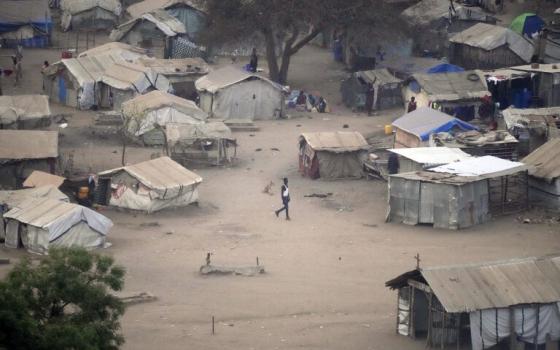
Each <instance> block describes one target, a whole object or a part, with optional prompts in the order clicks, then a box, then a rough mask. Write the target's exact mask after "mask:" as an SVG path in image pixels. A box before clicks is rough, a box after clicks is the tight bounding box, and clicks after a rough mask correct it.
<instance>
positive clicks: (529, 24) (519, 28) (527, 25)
mask: <svg viewBox="0 0 560 350" xmlns="http://www.w3.org/2000/svg"><path fill="white" fill-rule="evenodd" d="M544 25H545V23H544V21H543V20H542V18H540V17H539V16H537V15H536V14H534V13H530V12H526V13H523V14H521V15H519V16H517V17H515V18H514V19H513V21H512V22H511V25H510V26H509V27H510V28H511V30H513V31H514V32H516V33H518V34H521V35H527V36H528V37H530V38H531V37H532V36H533V35H535V34H538V33H539V32H540V31H541V30H542V29H543V27H544Z"/></svg>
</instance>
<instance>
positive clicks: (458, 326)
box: [457, 314, 513, 350]
mask: <svg viewBox="0 0 560 350" xmlns="http://www.w3.org/2000/svg"><path fill="white" fill-rule="evenodd" d="M457 317H458V318H459V320H458V321H457V350H459V349H460V348H461V321H462V320H461V318H462V317H461V314H457ZM512 350H513V349H512Z"/></svg>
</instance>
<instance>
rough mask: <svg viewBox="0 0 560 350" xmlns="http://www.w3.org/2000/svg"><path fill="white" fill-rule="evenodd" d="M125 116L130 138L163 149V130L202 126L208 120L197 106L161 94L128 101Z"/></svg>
mask: <svg viewBox="0 0 560 350" xmlns="http://www.w3.org/2000/svg"><path fill="white" fill-rule="evenodd" d="M122 113H123V118H124V121H125V125H126V131H127V133H128V135H129V137H132V138H140V139H141V140H142V142H143V143H144V144H147V145H163V144H164V143H165V137H164V135H163V133H164V131H163V130H162V129H161V128H165V127H166V125H167V124H169V123H176V124H200V123H204V122H205V120H206V118H207V116H208V115H207V114H206V112H204V111H202V110H201V109H200V108H198V106H197V105H196V104H195V103H194V102H192V101H189V100H185V99H184V98H181V97H177V96H174V95H171V94H168V93H166V92H163V91H158V90H155V91H152V92H149V93H147V94H145V95H140V96H137V97H135V98H133V99H132V100H128V101H126V102H125V103H123V105H122Z"/></svg>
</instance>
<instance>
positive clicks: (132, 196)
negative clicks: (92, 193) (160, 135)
mask: <svg viewBox="0 0 560 350" xmlns="http://www.w3.org/2000/svg"><path fill="white" fill-rule="evenodd" d="M99 179H100V180H99V184H98V189H97V191H98V192H100V193H103V196H104V197H107V201H106V202H105V203H100V204H104V205H107V204H108V205H112V206H115V207H120V208H126V209H132V210H140V211H145V212H148V213H152V212H155V211H158V210H162V209H165V208H175V207H181V206H187V205H189V204H191V203H196V202H197V201H198V186H199V185H200V183H202V178H201V177H200V176H199V175H197V174H195V173H193V172H191V171H189V170H187V169H185V168H184V167H182V166H181V165H180V164H178V163H177V162H175V161H173V160H172V159H171V158H169V157H161V158H157V159H153V160H149V161H145V162H142V163H138V164H134V165H128V166H125V167H122V168H117V169H113V170H108V171H105V172H102V173H100V174H99Z"/></svg>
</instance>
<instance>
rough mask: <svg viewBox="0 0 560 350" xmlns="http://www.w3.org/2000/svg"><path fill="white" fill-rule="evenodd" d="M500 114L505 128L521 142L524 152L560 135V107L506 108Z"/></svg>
mask: <svg viewBox="0 0 560 350" xmlns="http://www.w3.org/2000/svg"><path fill="white" fill-rule="evenodd" d="M502 116H503V118H504V122H505V125H506V127H507V129H508V130H509V131H510V132H511V133H512V134H514V135H517V137H518V139H519V141H520V143H522V147H520V148H523V151H524V152H522V153H524V154H528V153H531V152H533V151H534V150H536V149H537V148H539V147H540V146H542V145H543V144H544V143H546V142H547V141H548V140H551V139H553V138H557V137H560V130H559V128H560V107H549V108H526V109H520V108H508V109H505V110H503V111H502Z"/></svg>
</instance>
